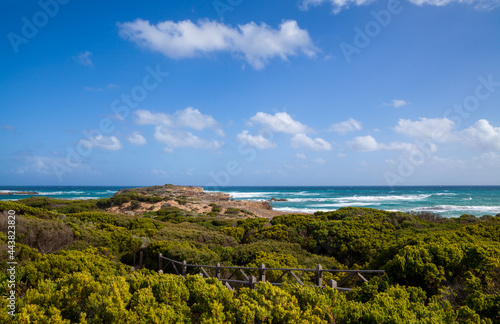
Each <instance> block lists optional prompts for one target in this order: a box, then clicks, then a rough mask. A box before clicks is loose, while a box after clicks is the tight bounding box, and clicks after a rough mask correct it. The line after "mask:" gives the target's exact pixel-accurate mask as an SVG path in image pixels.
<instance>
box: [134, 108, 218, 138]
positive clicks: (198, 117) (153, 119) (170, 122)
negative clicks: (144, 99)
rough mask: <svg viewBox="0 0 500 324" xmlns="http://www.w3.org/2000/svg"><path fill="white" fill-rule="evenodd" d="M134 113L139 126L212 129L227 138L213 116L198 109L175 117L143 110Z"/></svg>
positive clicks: (189, 110) (181, 112)
mask: <svg viewBox="0 0 500 324" xmlns="http://www.w3.org/2000/svg"><path fill="white" fill-rule="evenodd" d="M134 113H135V114H136V115H137V119H136V123H137V124H138V125H164V126H168V127H172V128H191V129H195V130H203V129H206V128H211V129H213V130H214V131H215V133H216V134H217V135H219V136H225V134H224V131H223V130H222V129H221V128H220V126H219V123H217V121H216V120H215V119H214V118H213V117H212V116H210V115H204V114H202V113H201V112H200V111H199V110H198V109H194V108H192V107H187V108H186V109H183V110H177V111H176V112H175V113H174V115H173V116H171V115H168V114H164V113H153V112H151V111H149V110H142V109H138V110H136V111H134Z"/></svg>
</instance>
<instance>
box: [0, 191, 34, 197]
mask: <svg viewBox="0 0 500 324" xmlns="http://www.w3.org/2000/svg"><path fill="white" fill-rule="evenodd" d="M38 194H39V193H38V192H34V191H12V192H11V191H7V192H0V196H17V195H19V196H21V195H23V196H25V195H38Z"/></svg>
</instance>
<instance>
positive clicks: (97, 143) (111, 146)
mask: <svg viewBox="0 0 500 324" xmlns="http://www.w3.org/2000/svg"><path fill="white" fill-rule="evenodd" d="M89 140H90V142H89V141H88V140H81V141H80V142H82V141H85V142H86V143H91V144H92V146H93V147H99V148H102V149H103V150H108V151H118V150H121V149H122V143H121V142H120V141H119V140H118V138H116V136H103V135H96V136H93V137H91V138H89Z"/></svg>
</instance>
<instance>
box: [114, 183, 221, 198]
mask: <svg viewBox="0 0 500 324" xmlns="http://www.w3.org/2000/svg"><path fill="white" fill-rule="evenodd" d="M130 191H134V192H136V193H139V194H142V195H146V196H158V197H162V198H167V197H171V198H174V199H177V198H183V197H184V198H190V199H192V200H203V201H210V202H218V201H228V200H229V198H230V195H229V194H225V193H222V192H204V191H203V188H201V187H193V186H176V185H172V184H167V185H164V186H151V187H141V188H131V189H123V190H119V191H118V192H117V193H116V194H115V196H117V195H120V194H123V193H127V192H130Z"/></svg>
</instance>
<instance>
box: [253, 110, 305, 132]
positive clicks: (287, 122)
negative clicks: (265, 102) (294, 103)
mask: <svg viewBox="0 0 500 324" xmlns="http://www.w3.org/2000/svg"><path fill="white" fill-rule="evenodd" d="M250 122H252V123H258V124H260V125H262V126H264V127H268V128H270V129H271V130H272V131H274V132H281V133H288V134H297V133H309V132H311V131H312V130H311V129H310V128H309V127H307V126H306V125H304V124H302V123H300V122H298V121H296V120H293V118H292V117H290V115H289V114H287V113H285V112H279V113H276V114H274V115H270V114H266V113H263V112H258V113H257V114H256V115H255V116H253V117H252V118H250Z"/></svg>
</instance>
